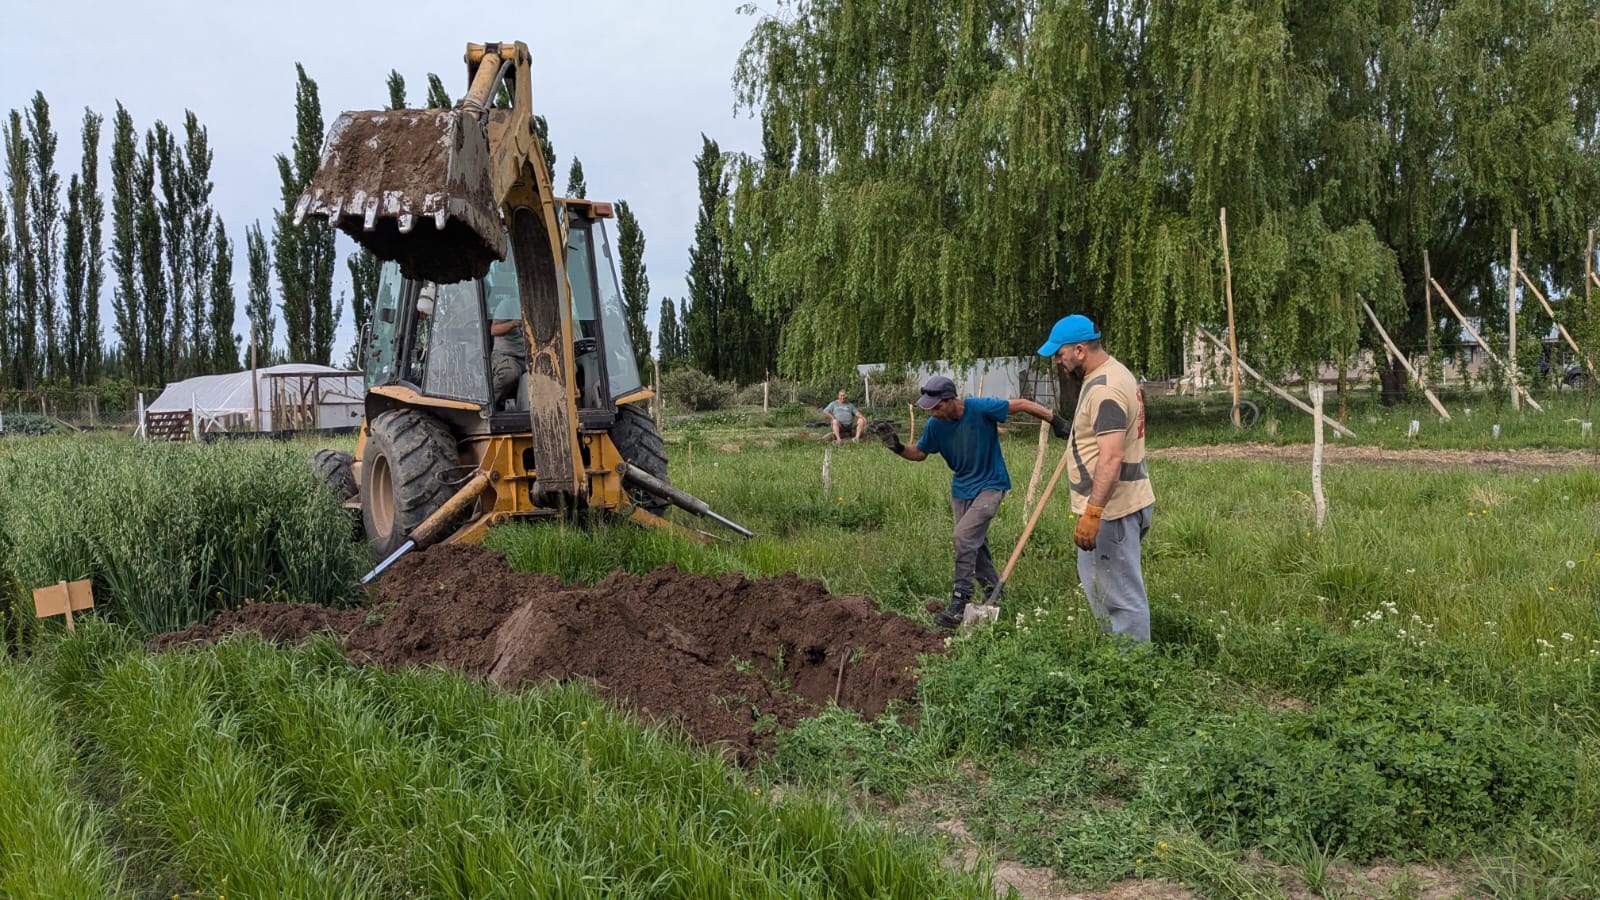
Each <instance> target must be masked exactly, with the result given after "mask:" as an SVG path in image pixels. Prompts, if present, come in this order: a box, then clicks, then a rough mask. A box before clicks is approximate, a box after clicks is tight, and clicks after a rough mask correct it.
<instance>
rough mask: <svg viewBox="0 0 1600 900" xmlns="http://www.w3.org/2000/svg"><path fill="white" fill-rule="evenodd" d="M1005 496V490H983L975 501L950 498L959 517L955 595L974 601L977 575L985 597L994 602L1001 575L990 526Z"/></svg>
mask: <svg viewBox="0 0 1600 900" xmlns="http://www.w3.org/2000/svg"><path fill="white" fill-rule="evenodd" d="M1005 496H1006V492H1005V491H979V492H978V496H976V497H974V498H972V499H971V500H962V499H960V498H958V497H951V498H950V511H951V512H952V513H954V514H955V518H956V530H955V539H954V543H955V548H956V579H955V589H954V590H953V592H952V593H954V594H955V596H958V597H964V598H966V599H968V600H971V599H972V579H973V576H974V575H976V576H977V579H978V583H979V584H981V585H982V586H983V594H984V597H986V598H989V599H993V597H992V595H993V594H994V588H995V585H997V584H999V583H1000V573H999V572H997V571H995V568H994V557H993V556H991V555H990V554H989V523H990V522H991V521H993V520H994V515H995V513H997V512H999V511H1000V501H1001V500H1003V499H1005Z"/></svg>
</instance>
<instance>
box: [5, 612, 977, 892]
mask: <svg viewBox="0 0 1600 900" xmlns="http://www.w3.org/2000/svg"><path fill="white" fill-rule="evenodd" d="M34 670H37V671H39V672H40V673H41V675H39V676H32V675H29V674H26V673H28V672H30V671H34ZM0 674H4V675H5V676H6V677H7V681H6V682H4V683H3V684H7V685H8V684H10V683H11V682H12V681H15V682H17V683H19V684H22V683H23V682H26V681H30V680H33V679H34V678H35V677H37V678H38V680H39V681H41V682H43V683H44V685H46V686H47V687H48V688H53V690H54V694H55V696H56V698H57V703H58V705H56V706H54V707H51V706H49V705H48V704H46V705H44V706H42V707H38V708H37V710H38V711H42V712H43V713H45V714H38V713H37V711H36V714H35V715H34V716H32V722H31V725H32V727H31V729H29V730H24V731H23V732H22V733H21V734H22V735H23V736H24V737H28V738H40V737H41V736H42V738H43V739H44V742H45V743H46V744H47V745H55V746H61V745H65V744H67V743H69V742H70V743H76V744H81V745H82V746H83V748H84V751H83V752H84V753H85V766H86V767H87V768H89V769H90V773H91V775H92V776H93V777H94V778H96V779H98V781H100V782H101V783H102V784H104V785H106V786H107V787H106V788H105V789H103V790H102V791H101V792H100V793H101V795H102V796H103V799H100V800H98V801H95V800H89V799H87V798H86V797H85V796H84V795H82V794H78V793H75V792H74V791H73V790H71V789H65V790H63V789H60V788H57V789H55V791H54V793H55V795H57V796H54V797H52V796H51V794H50V793H49V792H48V791H45V790H42V789H41V790H36V791H35V792H34V793H35V794H39V795H40V796H41V797H42V798H43V799H54V800H55V805H56V806H59V807H63V808H66V809H67V810H69V811H71V810H72V809H74V805H76V806H77V807H87V808H88V810H89V812H83V813H80V814H79V816H78V819H79V820H80V821H84V820H86V821H87V822H88V823H89V824H90V825H93V823H94V822H96V821H103V819H104V818H105V817H106V816H115V817H117V818H118V820H119V821H120V823H121V826H120V828H119V829H118V830H117V835H116V840H117V843H116V844H114V845H113V844H111V843H110V842H109V841H106V842H102V843H95V842H94V841H92V840H90V839H89V838H92V837H93V836H94V835H95V834H96V833H100V834H103V833H104V831H105V829H104V827H103V826H102V827H100V828H99V829H94V828H91V827H87V826H79V827H76V828H57V829H56V830H54V831H49V830H41V832H40V834H39V835H38V837H37V838H36V839H35V840H34V841H33V842H32V844H31V845H27V846H29V848H30V849H31V851H32V852H31V855H30V854H21V853H19V854H17V855H18V856H19V857H23V858H22V859H20V860H19V862H18V864H17V868H19V869H25V865H24V864H26V863H27V862H29V861H33V862H35V863H38V862H45V863H48V862H49V861H50V856H51V855H52V854H56V855H60V856H62V857H64V859H63V862H65V861H66V860H67V859H76V858H80V857H81V858H88V859H90V860H91V861H92V860H93V858H94V856H93V851H95V850H97V849H98V851H99V852H100V853H101V854H102V855H104V854H105V853H107V852H108V851H109V848H110V847H111V846H118V847H120V848H121V850H122V851H123V852H126V853H128V854H130V855H134V856H137V857H138V858H139V859H140V870H141V871H142V872H149V873H158V874H157V876H155V877H153V878H152V880H153V881H154V882H156V885H155V887H156V888H159V889H160V890H161V891H162V892H163V893H165V892H167V891H171V892H172V893H179V892H182V893H187V892H189V891H190V890H196V891H199V892H203V893H204V894H206V895H209V894H212V893H216V894H218V895H225V894H227V893H229V892H232V893H235V894H237V895H239V896H247V897H396V896H436V897H508V898H509V897H640V898H643V897H652V898H654V897H680V898H703V897H728V898H733V897H739V898H744V897H773V898H778V897H860V896H884V897H981V896H986V895H987V886H986V883H985V874H986V873H985V871H984V870H983V869H982V868H977V869H974V870H973V871H970V872H949V871H946V870H945V869H943V868H942V867H941V866H940V855H941V850H940V847H939V846H938V845H937V844H936V843H935V842H931V841H928V840H924V839H920V838H916V837H912V836H910V835H907V834H902V833H898V832H896V831H893V830H889V829H885V828H882V827H880V826H878V825H876V824H873V823H871V822H869V821H864V820H862V819H861V818H859V817H857V816H855V815H853V814H851V813H850V812H849V811H848V810H846V809H845V808H844V807H843V806H841V805H840V804H839V803H837V802H835V801H831V800H828V799H825V798H823V797H821V796H819V795H817V794H815V793H812V792H809V791H805V790H789V791H785V792H783V793H782V796H781V797H778V796H774V795H773V792H771V791H770V790H768V789H767V788H768V787H769V786H768V784H767V783H766V782H763V781H761V780H758V779H754V778H752V777H750V775H748V774H747V773H744V772H742V771H739V770H737V769H733V768H730V767H729V766H727V765H725V764H724V763H723V762H722V761H721V759H720V758H719V757H716V756H713V755H712V754H710V753H708V752H706V751H703V750H700V749H697V748H694V747H691V746H689V745H688V744H687V742H686V741H684V740H682V739H680V738H678V737H676V736H674V735H672V734H670V733H668V732H664V731H661V730H656V729H644V728H642V727H641V726H640V725H639V723H637V722H636V721H634V720H632V719H630V718H628V717H626V716H624V715H622V714H620V713H618V712H616V711H615V710H614V709H613V708H611V707H610V706H609V705H607V704H605V703H602V702H601V701H599V700H597V699H596V698H595V697H594V696H593V695H592V694H590V693H589V692H588V691H587V690H586V689H584V688H582V687H580V686H575V685H574V686H564V687H555V688H552V689H549V690H542V691H527V692H523V693H519V694H509V693H505V692H500V691H496V690H492V689H490V688H488V687H486V686H484V685H481V684H476V683H473V682H470V681H468V680H467V679H465V678H463V677H461V676H459V675H456V674H453V673H446V672H443V671H439V670H420V669H419V670H411V671H407V672H402V673H397V674H393V675H390V674H385V673H383V672H381V671H378V670H375V669H366V668H361V667H358V666H356V665H353V664H351V663H350V662H348V661H346V660H345V658H344V657H343V656H342V654H340V653H339V651H338V650H337V648H336V647H334V646H333V645H332V644H331V643H329V642H328V641H327V640H325V639H319V640H318V641H316V642H313V643H312V644H310V645H308V646H305V647H302V648H296V649H283V648H278V647H273V646H271V645H268V644H266V643H264V642H262V641H261V640H260V639H259V638H256V637H253V636H250V637H243V638H238V639H233V640H229V641H225V642H224V643H222V644H220V645H218V646H216V647H210V648H205V649H195V650H188V651H183V652H176V653H170V654H165V655H150V654H147V653H145V652H144V651H143V650H142V649H141V648H140V647H138V646H137V645H132V644H130V643H129V642H128V641H127V640H126V638H125V637H123V636H122V635H121V633H119V632H118V631H116V630H114V628H113V627H112V626H108V625H105V624H102V623H94V622H90V623H86V627H85V628H84V629H83V633H82V634H81V636H80V637H78V638H76V639H72V640H66V641H61V642H53V641H52V642H47V643H46V644H45V645H44V646H43V647H41V652H40V653H39V655H38V656H36V657H35V658H34V660H33V661H32V662H31V663H29V664H28V665H26V666H23V665H21V664H19V663H17V662H9V663H6V664H5V665H4V668H0ZM34 695H35V696H37V697H45V698H47V699H48V697H49V693H48V691H47V690H46V689H45V688H43V687H41V688H39V689H38V690H37V691H35V694H34ZM9 696H10V692H9V691H7V692H4V693H0V702H4V701H6V700H8V699H9ZM45 758H46V760H49V759H50V757H49V756H46V757H45ZM5 759H6V760H8V761H12V760H16V757H15V756H8V757H5ZM31 772H32V769H31V768H28V767H24V766H19V765H17V764H16V763H15V762H7V763H6V764H3V765H0V779H6V778H15V779H20V778H22V777H23V776H25V775H28V774H29V773H31ZM34 780H35V781H40V780H41V779H39V778H35V779H34ZM42 780H43V781H45V785H44V787H48V786H49V785H48V779H42ZM0 783H3V782H0ZM23 796H31V795H29V794H24V795H23ZM97 804H104V806H99V805H97ZM97 811H98V812H97ZM44 812H45V811H44V810H41V814H40V815H38V816H36V817H35V818H39V819H44V818H46V816H45V815H44V814H43V813H44ZM96 814H98V815H99V817H100V818H99V820H97V819H95V817H94V816H95V815H96ZM69 853H70V854H74V855H73V856H68V854H69ZM4 862H5V863H10V862H11V861H10V860H9V859H8V860H4ZM102 868H105V866H104V865H102ZM86 869H87V867H86ZM51 871H54V870H50V869H47V870H45V872H44V875H46V876H47V875H48V874H49V873H50V872H51ZM88 871H89V872H90V873H91V874H93V873H94V871H95V870H93V869H88ZM25 874H29V873H27V872H25ZM112 874H114V873H112ZM33 877H34V878H35V879H36V880H37V879H39V878H40V877H41V876H40V875H38V874H34V875H33ZM103 877H104V876H103ZM18 883H19V884H23V885H26V884H29V883H31V882H27V881H21V882H18ZM43 883H44V884H45V887H46V888H47V890H46V891H45V892H44V893H45V894H49V893H50V892H51V891H55V892H57V894H58V895H60V896H103V895H108V894H109V893H111V891H109V890H107V891H100V890H83V891H78V892H76V893H73V892H72V891H71V890H69V888H71V887H72V883H71V882H65V881H63V882H61V883H60V884H57V883H55V882H53V881H51V880H49V879H48V877H45V878H44V880H43ZM111 886H112V887H115V884H114V883H112V885H111ZM141 887H142V889H143V890H146V891H151V892H153V888H152V886H151V885H148V884H146V885H142V886H141ZM23 893H24V894H27V893H28V892H26V891H24V892H23Z"/></svg>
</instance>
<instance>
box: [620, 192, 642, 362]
mask: <svg viewBox="0 0 1600 900" xmlns="http://www.w3.org/2000/svg"><path fill="white" fill-rule="evenodd" d="M616 208H617V255H618V256H620V257H621V258H622V259H621V266H622V311H623V314H624V315H625V316H626V317H627V320H628V334H629V336H630V337H631V338H632V340H633V359H634V362H635V363H637V364H638V366H639V371H640V372H644V371H646V370H648V369H649V367H650V328H649V326H647V325H646V324H645V314H646V313H648V312H649V311H650V278H649V276H648V275H646V274H645V264H644V230H643V229H641V228H640V227H639V220H638V219H637V218H635V217H634V215H633V208H632V207H630V206H629V205H628V201H626V200H618V201H617V207H616Z"/></svg>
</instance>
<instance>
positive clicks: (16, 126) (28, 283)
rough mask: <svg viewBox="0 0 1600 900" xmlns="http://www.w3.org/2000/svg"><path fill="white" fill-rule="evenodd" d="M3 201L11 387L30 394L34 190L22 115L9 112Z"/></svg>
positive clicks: (35, 299) (34, 338)
mask: <svg viewBox="0 0 1600 900" xmlns="http://www.w3.org/2000/svg"><path fill="white" fill-rule="evenodd" d="M5 145H6V198H7V201H8V203H9V205H10V208H11V247H12V249H11V258H12V263H13V265H14V266H15V271H16V293H15V295H14V296H15V298H16V299H15V302H14V304H13V305H12V308H11V321H10V332H11V354H10V356H9V357H8V362H10V364H11V383H12V384H13V385H14V386H17V387H23V388H27V389H29V390H31V389H32V388H33V385H34V379H35V376H36V372H37V364H38V356H39V354H38V347H39V342H38V332H37V330H36V328H37V318H38V308H39V284H38V271H37V269H36V268H35V267H36V266H37V264H38V263H37V257H36V255H35V247H34V241H33V230H32V228H31V227H30V223H29V219H28V195H29V194H30V193H31V191H32V188H33V170H32V168H31V167H30V165H29V155H30V153H29V149H28V137H27V134H26V133H25V132H24V131H23V128H22V114H21V113H19V112H17V111H16V110H12V111H11V114H10V116H9V117H8V118H7V119H6V131H5Z"/></svg>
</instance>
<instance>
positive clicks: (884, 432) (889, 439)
mask: <svg viewBox="0 0 1600 900" xmlns="http://www.w3.org/2000/svg"><path fill="white" fill-rule="evenodd" d="M867 430H868V431H870V432H872V433H873V434H874V435H876V436H877V438H878V440H880V441H882V442H883V445H884V446H885V447H888V448H889V449H890V450H893V451H894V452H895V453H899V452H900V451H901V450H904V449H905V448H906V445H905V444H902V443H900V435H899V434H898V433H897V432H896V429H895V424H894V422H893V421H891V420H889V419H879V420H877V421H876V422H873V423H872V424H871V425H868V426H867Z"/></svg>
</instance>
